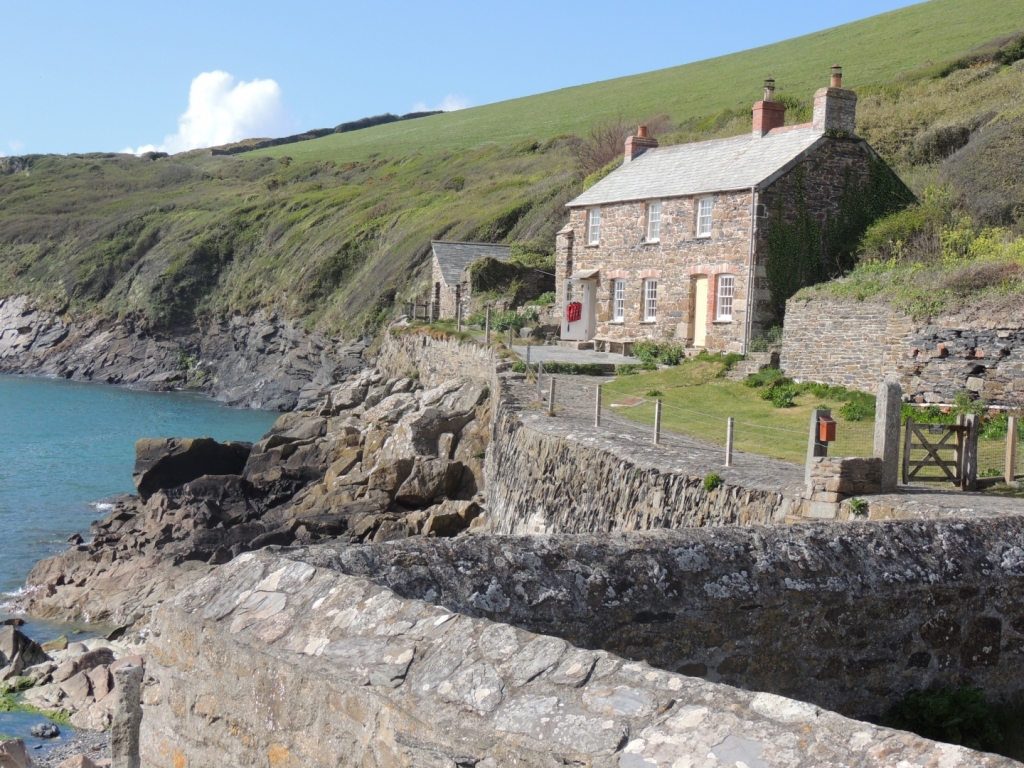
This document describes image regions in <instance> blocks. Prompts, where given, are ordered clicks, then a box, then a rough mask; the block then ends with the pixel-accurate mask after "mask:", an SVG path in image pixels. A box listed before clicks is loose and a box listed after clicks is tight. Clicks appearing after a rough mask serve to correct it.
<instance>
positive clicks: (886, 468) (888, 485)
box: [874, 377, 903, 493]
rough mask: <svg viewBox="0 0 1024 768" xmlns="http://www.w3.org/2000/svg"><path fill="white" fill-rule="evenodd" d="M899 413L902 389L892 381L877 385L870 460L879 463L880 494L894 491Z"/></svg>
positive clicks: (898, 440)
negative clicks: (873, 444) (871, 457)
mask: <svg viewBox="0 0 1024 768" xmlns="http://www.w3.org/2000/svg"><path fill="white" fill-rule="evenodd" d="M902 409H903V388H902V387H901V386H900V383H899V382H898V381H897V380H896V379H894V378H891V377H889V378H886V379H885V380H884V381H883V382H881V383H880V384H879V385H878V397H877V399H876V400H875V449H874V456H875V458H877V459H881V460H882V493H891V492H892V491H895V490H896V481H897V480H898V479H899V470H900V415H901V412H902Z"/></svg>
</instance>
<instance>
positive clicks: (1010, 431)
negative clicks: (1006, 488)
mask: <svg viewBox="0 0 1024 768" xmlns="http://www.w3.org/2000/svg"><path fill="white" fill-rule="evenodd" d="M1016 473H1017V417H1016V416H1010V417H1009V418H1008V419H1007V425H1006V468H1005V470H1004V472H1003V479H1004V480H1005V481H1006V483H1007V485H1009V484H1010V483H1012V482H1013V478H1014V477H1015V476H1016Z"/></svg>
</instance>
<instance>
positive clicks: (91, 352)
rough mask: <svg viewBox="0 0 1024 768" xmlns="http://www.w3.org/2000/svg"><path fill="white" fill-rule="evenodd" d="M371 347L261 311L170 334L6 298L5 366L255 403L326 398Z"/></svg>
mask: <svg viewBox="0 0 1024 768" xmlns="http://www.w3.org/2000/svg"><path fill="white" fill-rule="evenodd" d="M365 348H366V342H365V341H362V340H359V341H354V342H348V343H345V342H337V341H334V340H332V339H329V338H327V337H326V336H324V335H322V334H319V333H306V332H305V331H303V330H302V329H301V328H299V327H297V326H296V325H295V324H293V323H288V322H285V321H284V320H282V319H280V318H279V317H278V316H277V315H275V314H273V313H264V312H262V311H261V312H256V313H255V314H254V315H252V316H251V317H242V316H239V315H236V316H234V317H231V318H230V319H226V320H221V321H219V322H215V323H212V324H209V325H207V326H205V327H203V328H199V329H186V330H184V331H183V332H181V333H180V334H178V335H172V334H169V333H151V332H148V331H145V330H143V329H141V328H140V327H138V326H137V325H136V324H135V323H134V322H133V321H132V320H125V321H121V322H102V321H99V320H96V319H85V320H81V321H68V320H65V319H63V318H61V317H59V316H57V315H55V314H53V313H50V312H47V311H46V310H44V309H40V308H38V307H37V306H35V305H34V304H33V303H32V302H31V301H30V300H29V299H28V297H26V296H15V297H10V298H6V299H0V373H30V374H35V375H41V376H54V377H58V378H63V379H72V380H74V381H101V382H104V383H107V384H122V385H126V386H129V387H133V388H135V389H146V390H172V389H192V390H195V391H200V392H207V393H209V394H210V395H211V396H212V397H214V398H215V399H217V400H221V401H223V402H225V403H227V404H229V405H236V406H243V407H248V408H261V409H265V410H273V411H290V410H293V409H295V408H300V409H301V408H307V407H309V406H310V405H312V404H313V403H318V402H320V401H321V400H322V399H323V397H324V395H325V393H326V392H327V390H328V389H329V388H330V387H331V386H332V385H334V384H336V383H337V382H339V381H341V380H342V379H344V378H346V377H347V376H348V375H350V374H351V373H353V372H354V371H356V370H358V369H359V368H360V367H361V365H362V361H361V354H362V352H363V350H364V349H365Z"/></svg>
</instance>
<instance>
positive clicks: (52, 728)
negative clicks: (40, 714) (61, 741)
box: [29, 723, 60, 739]
mask: <svg viewBox="0 0 1024 768" xmlns="http://www.w3.org/2000/svg"><path fill="white" fill-rule="evenodd" d="M29 733H31V734H32V735H33V736H35V737H36V738H37V739H56V738H57V737H58V736H60V728H58V727H57V725H56V724H55V723H39V724H38V725H33V726H32V729H31V730H30V731H29Z"/></svg>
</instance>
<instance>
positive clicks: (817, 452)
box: [804, 408, 832, 493]
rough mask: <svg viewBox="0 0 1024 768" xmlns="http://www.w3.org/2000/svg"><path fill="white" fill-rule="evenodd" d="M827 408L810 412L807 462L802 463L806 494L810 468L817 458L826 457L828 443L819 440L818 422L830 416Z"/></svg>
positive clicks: (808, 486) (809, 482)
mask: <svg viewBox="0 0 1024 768" xmlns="http://www.w3.org/2000/svg"><path fill="white" fill-rule="evenodd" d="M831 415H832V410H831V409H829V408H815V409H814V410H813V411H811V429H810V432H809V433H808V435H807V460H806V461H805V462H804V481H805V482H806V483H807V488H808V493H809V492H810V490H809V489H810V488H811V466H812V465H813V464H814V459H815V458H816V457H818V456H828V443H824V442H822V441H821V439H820V435H819V432H818V430H819V427H818V422H819V421H820V420H821V417H822V416H831Z"/></svg>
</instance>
